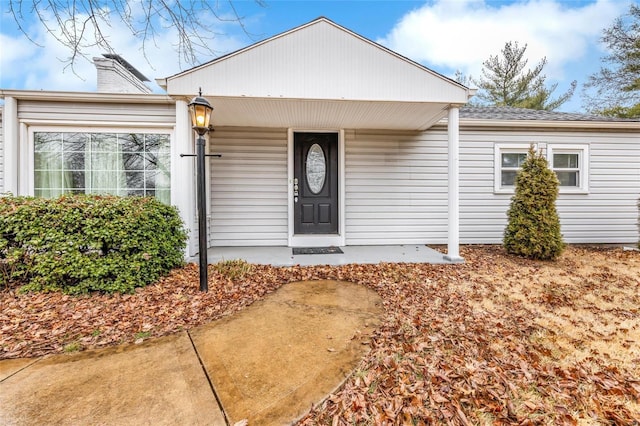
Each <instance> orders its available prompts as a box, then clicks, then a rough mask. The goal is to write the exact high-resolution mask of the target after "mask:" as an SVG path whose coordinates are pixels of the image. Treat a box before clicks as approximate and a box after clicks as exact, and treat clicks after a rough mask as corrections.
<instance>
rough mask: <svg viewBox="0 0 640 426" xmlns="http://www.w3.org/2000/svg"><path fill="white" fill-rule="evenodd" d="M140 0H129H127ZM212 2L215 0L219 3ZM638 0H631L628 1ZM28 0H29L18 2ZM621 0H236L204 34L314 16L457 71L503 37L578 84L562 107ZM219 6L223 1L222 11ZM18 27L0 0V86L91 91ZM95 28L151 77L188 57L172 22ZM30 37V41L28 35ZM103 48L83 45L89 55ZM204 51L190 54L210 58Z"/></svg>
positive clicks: (469, 67) (275, 29)
mask: <svg viewBox="0 0 640 426" xmlns="http://www.w3.org/2000/svg"><path fill="white" fill-rule="evenodd" d="M137 1H138V0H129V2H130V3H131V4H135V3H136V2H137ZM209 1H219V2H220V3H219V4H221V5H223V7H225V6H224V5H225V4H226V3H225V2H224V1H221V0H209ZM635 1H636V2H637V0H635ZM26 3H29V0H27V1H26ZM629 3H630V1H629V0H499V1H498V0H428V1H425V0H423V1H409V0H406V1H405V0H398V1H383V0H379V1H374V0H359V1H329V0H327V1H284V0H265V1H264V3H263V4H259V3H257V2H255V1H249V0H234V1H233V6H234V7H235V8H236V10H237V12H238V13H239V14H240V15H241V16H242V17H243V21H242V22H243V25H244V30H243V29H242V28H241V27H240V25H238V24H237V23H234V22H228V21H227V22H220V21H218V20H216V19H215V18H213V17H207V18H203V21H206V25H208V26H209V27H210V28H212V29H213V30H214V31H215V33H216V34H217V36H215V37H214V39H213V40H211V41H210V47H211V48H212V50H213V51H214V52H215V54H216V55H222V54H225V53H228V52H232V51H235V50H237V49H240V48H242V47H245V46H247V45H250V44H252V43H255V42H257V41H260V40H263V39H266V38H268V37H271V36H273V35H276V34H279V33H282V32H284V31H287V30H289V29H291V28H294V27H296V26H299V25H302V24H305V23H307V22H309V21H311V20H313V19H315V18H317V17H319V16H325V17H327V18H329V19H331V20H333V21H334V22H336V23H338V24H340V25H342V26H344V27H346V28H348V29H350V30H352V31H354V32H356V33H358V34H360V35H362V36H364V37H366V38H368V39H370V40H373V41H375V42H377V43H380V44H382V45H383V46H385V47H387V48H389V49H392V50H394V51H396V52H398V53H400V54H402V55H404V56H406V57H408V58H410V59H412V60H414V61H416V62H419V63H421V64H423V65H425V66H427V67H429V68H431V69H432V70H434V71H437V72H439V73H441V74H444V75H446V76H448V77H453V76H454V74H455V72H456V70H459V71H461V72H462V73H464V74H465V75H467V76H469V75H470V76H472V77H476V78H477V77H479V76H480V75H481V70H482V62H483V61H485V60H486V59H488V58H489V56H490V55H498V54H499V53H500V50H501V49H502V48H503V47H504V44H505V43H506V42H508V41H517V42H518V43H519V44H520V45H525V44H526V45H527V51H526V57H527V59H528V60H529V65H530V66H531V67H533V66H535V64H537V63H538V62H539V61H540V60H541V59H542V58H543V57H546V59H547V65H546V66H545V68H544V74H545V75H546V76H547V83H548V84H556V83H557V85H558V87H557V89H556V92H554V93H555V94H556V96H557V95H560V94H562V93H564V91H566V89H567V88H568V87H569V86H570V84H571V82H572V81H573V80H577V82H578V89H577V90H576V92H575V94H574V96H573V98H572V99H571V100H570V101H569V102H567V103H565V104H564V105H563V106H561V107H560V108H559V110H560V111H570V112H579V111H582V100H581V93H580V92H581V87H582V85H583V83H585V82H586V80H587V78H588V76H589V75H590V74H593V73H594V72H596V71H597V70H598V69H599V68H600V65H601V61H600V58H601V57H602V56H603V55H605V54H606V50H605V47H604V46H603V45H602V44H601V43H600V41H599V40H600V37H601V35H602V30H603V29H604V28H606V27H609V26H610V25H611V24H612V22H613V21H614V20H615V18H617V17H619V16H620V15H622V14H624V13H625V12H626V11H627V10H628V6H629ZM228 13H229V10H228V7H227V9H223V10H221V15H222V16H228V15H226V14H228ZM25 29H26V31H27V33H28V34H29V38H30V39H31V40H33V41H30V40H29V38H27V37H26V36H25V35H24V34H22V33H21V32H20V31H19V30H18V27H17V25H16V23H15V21H13V18H12V17H11V15H10V13H9V0H0V88H2V89H28V90H59V91H94V90H96V71H95V68H94V66H93V64H92V63H91V62H90V61H89V60H85V59H80V60H79V61H78V62H77V63H76V65H75V66H74V69H73V70H72V69H71V68H70V67H69V66H68V63H67V62H65V59H66V58H68V57H69V52H68V51H66V50H65V49H64V48H63V47H62V46H61V45H59V44H58V43H57V42H56V41H55V40H54V39H53V37H52V36H51V35H50V34H48V33H47V32H46V30H45V29H44V27H43V26H42V25H40V24H39V23H38V20H37V19H36V18H35V17H34V18H32V19H31V20H30V21H29V23H28V25H27V27H26V28H25ZM103 31H104V32H105V34H106V35H107V37H109V40H110V42H111V43H112V45H113V46H114V48H115V51H116V52H117V53H119V54H120V55H122V56H123V57H124V58H125V59H126V60H127V61H128V62H130V63H131V64H132V65H133V66H134V67H136V68H137V69H138V70H140V71H141V72H142V73H143V74H144V75H145V76H147V77H149V78H150V79H151V80H152V82H151V83H150V87H151V88H152V89H153V91H154V92H157V93H162V90H161V89H160V88H159V87H158V86H157V85H156V84H155V82H154V80H155V79H156V78H164V77H167V76H170V75H173V74H176V73H177V72H180V71H181V70H184V69H188V68H190V67H191V66H192V65H190V64H188V63H185V61H184V60H181V59H180V57H179V55H178V53H177V52H176V51H175V49H174V45H175V42H176V33H175V31H173V30H171V29H168V30H165V31H161V32H160V33H159V34H158V36H157V38H156V39H155V42H154V43H148V44H147V45H146V49H145V51H144V53H145V54H146V58H145V55H143V51H142V43H141V41H139V40H137V39H136V38H135V37H133V36H131V34H130V33H129V32H128V30H127V29H126V27H124V25H123V24H122V22H121V21H119V20H117V19H116V20H113V21H112V25H111V26H110V27H104V28H103ZM34 42H36V43H37V44H35V43H34ZM101 53H105V52H103V51H101V50H100V49H96V48H94V49H89V50H88V51H87V56H88V57H89V58H91V57H94V56H99V55H100V54H101ZM214 57H215V56H212V54H210V53H208V54H202V55H201V56H199V57H198V60H197V63H203V62H206V61H208V60H211V59H213V58H214Z"/></svg>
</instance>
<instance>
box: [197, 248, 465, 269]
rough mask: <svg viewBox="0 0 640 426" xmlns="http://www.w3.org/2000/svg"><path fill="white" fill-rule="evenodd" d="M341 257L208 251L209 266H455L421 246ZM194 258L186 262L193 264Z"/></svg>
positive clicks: (363, 251) (365, 250)
mask: <svg viewBox="0 0 640 426" xmlns="http://www.w3.org/2000/svg"><path fill="white" fill-rule="evenodd" d="M340 248H341V249H342V251H343V252H344V253H338V254H306V255H295V256H294V255H293V252H292V249H291V247H211V248H210V249H209V251H208V260H209V263H218V262H220V261H223V260H235V259H243V260H246V261H247V262H249V263H254V264H258V265H273V266H294V265H301V266H313V265H333V266H335V265H348V264H351V263H360V264H366V263H369V264H370V263H373V264H376V263H381V262H384V263H387V262H388V263H458V262H451V261H449V260H447V259H446V258H445V255H443V254H442V253H440V252H438V251H436V250H433V249H432V248H429V247H427V246H425V245H391V246H345V247H340ZM197 260H198V259H197V257H196V258H192V259H190V261H192V262H197Z"/></svg>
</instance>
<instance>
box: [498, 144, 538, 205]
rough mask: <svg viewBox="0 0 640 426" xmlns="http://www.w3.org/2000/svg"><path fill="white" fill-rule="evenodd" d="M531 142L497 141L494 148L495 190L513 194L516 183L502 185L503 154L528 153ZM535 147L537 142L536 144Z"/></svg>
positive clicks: (500, 192)
mask: <svg viewBox="0 0 640 426" xmlns="http://www.w3.org/2000/svg"><path fill="white" fill-rule="evenodd" d="M530 146H531V144H522V143H518V144H514V143H497V144H495V145H494V149H493V171H494V176H493V184H494V185H493V186H494V187H493V191H494V192H495V193H496V194H513V193H514V192H515V188H516V187H515V185H513V186H502V154H508V153H513V154H516V153H517V154H523V153H524V154H526V153H528V152H529V147H530ZM534 147H535V144H534Z"/></svg>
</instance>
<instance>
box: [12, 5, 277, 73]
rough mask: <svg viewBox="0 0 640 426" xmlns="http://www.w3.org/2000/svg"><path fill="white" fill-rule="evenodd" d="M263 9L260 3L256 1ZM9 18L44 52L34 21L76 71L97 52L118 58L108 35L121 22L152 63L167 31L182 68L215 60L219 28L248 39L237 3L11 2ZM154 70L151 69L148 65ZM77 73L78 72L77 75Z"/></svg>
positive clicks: (220, 34) (252, 36) (69, 65)
mask: <svg viewBox="0 0 640 426" xmlns="http://www.w3.org/2000/svg"><path fill="white" fill-rule="evenodd" d="M254 1H255V3H256V4H258V5H259V6H261V7H264V5H265V3H264V2H263V1H262V0H254ZM8 3H9V13H10V14H11V16H12V17H13V19H14V21H15V22H16V24H17V27H18V29H19V30H20V31H21V32H22V33H23V34H24V35H25V36H26V38H27V39H28V40H29V41H30V42H32V43H33V44H35V45H37V46H40V47H42V44H41V43H39V42H38V41H37V40H35V39H34V37H33V36H32V35H31V34H30V33H29V26H30V25H31V24H32V23H33V18H34V16H35V18H36V19H37V21H38V22H39V23H40V24H41V25H42V27H43V28H44V30H45V31H46V32H47V33H48V34H50V35H51V36H52V37H53V38H54V39H55V40H56V41H57V42H58V43H60V44H61V45H63V46H64V47H66V48H67V49H68V51H69V56H68V57H67V58H63V59H62V61H63V62H65V63H67V66H68V67H70V68H71V69H72V70H73V69H74V66H75V65H76V63H77V62H78V61H79V60H81V59H86V60H91V56H92V55H93V54H95V52H94V51H95V49H96V48H99V49H101V50H103V51H106V52H109V53H115V51H116V49H117V47H116V46H113V44H112V41H111V40H109V38H108V36H107V34H108V31H106V29H107V28H108V27H111V26H112V23H114V22H121V23H122V24H123V25H125V26H126V28H127V29H128V30H129V31H130V33H131V35H132V36H133V37H135V38H137V39H138V40H140V42H141V44H142V49H141V50H142V55H143V56H144V57H145V59H146V60H147V62H148V63H149V58H148V56H147V50H148V47H149V46H150V43H151V45H152V46H156V47H157V46H158V36H159V35H164V34H165V32H166V31H167V30H173V31H175V33H176V38H177V39H176V42H175V45H174V46H173V47H174V49H175V50H176V52H177V53H178V60H179V62H180V65H181V66H182V64H183V63H186V64H188V65H195V64H197V63H198V61H199V59H198V58H200V57H201V56H217V55H219V54H220V53H221V52H217V51H216V50H215V48H214V47H213V43H212V41H213V40H214V39H215V38H217V37H220V36H222V35H223V34H222V33H219V32H216V31H215V29H214V28H215V25H213V24H214V23H215V22H218V23H235V24H237V25H239V27H240V28H241V29H242V31H243V32H244V33H245V34H246V35H247V36H248V37H249V38H252V39H253V38H254V35H252V34H250V33H249V31H248V30H247V28H246V27H245V25H244V22H243V19H244V17H242V16H241V15H240V14H239V12H238V10H237V8H236V5H235V4H234V1H233V0H226V1H208V0H8ZM149 64H150V65H152V66H153V64H151V63H149ZM74 72H75V71H74Z"/></svg>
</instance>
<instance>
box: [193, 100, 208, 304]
mask: <svg viewBox="0 0 640 426" xmlns="http://www.w3.org/2000/svg"><path fill="white" fill-rule="evenodd" d="M212 111H213V107H212V106H211V104H210V103H209V101H207V100H206V99H205V98H203V97H202V89H200V92H199V95H198V96H196V97H195V98H193V99H192V100H191V102H190V103H189V114H190V115H191V125H192V128H193V130H195V131H196V133H198V139H197V141H196V163H197V167H196V180H197V202H198V254H199V256H200V261H199V262H200V265H199V269H200V291H205V292H206V291H209V284H208V282H207V264H208V261H207V206H206V202H207V197H206V193H205V169H204V158H205V153H204V144H205V141H204V135H205V134H206V133H207V132H208V131H209V121H210V120H211V112H212Z"/></svg>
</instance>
